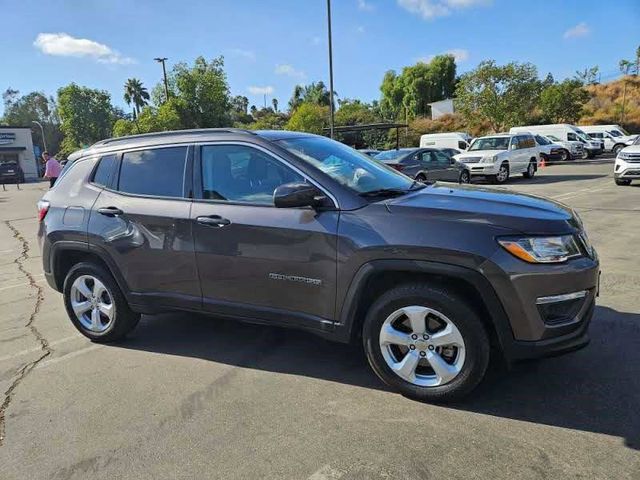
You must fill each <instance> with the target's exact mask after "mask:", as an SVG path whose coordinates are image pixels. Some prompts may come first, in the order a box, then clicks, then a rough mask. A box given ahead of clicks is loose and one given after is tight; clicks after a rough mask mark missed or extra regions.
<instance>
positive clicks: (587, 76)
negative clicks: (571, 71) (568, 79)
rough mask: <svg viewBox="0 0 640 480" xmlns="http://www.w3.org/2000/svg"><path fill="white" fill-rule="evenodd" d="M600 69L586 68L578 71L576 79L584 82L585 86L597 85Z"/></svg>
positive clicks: (596, 67)
mask: <svg viewBox="0 0 640 480" xmlns="http://www.w3.org/2000/svg"><path fill="white" fill-rule="evenodd" d="M599 71H600V67H598V66H597V65H596V66H595V67H590V68H585V69H584V70H577V71H576V75H575V77H574V79H576V80H578V81H580V82H582V83H583V84H585V85H595V84H596V83H598V74H599Z"/></svg>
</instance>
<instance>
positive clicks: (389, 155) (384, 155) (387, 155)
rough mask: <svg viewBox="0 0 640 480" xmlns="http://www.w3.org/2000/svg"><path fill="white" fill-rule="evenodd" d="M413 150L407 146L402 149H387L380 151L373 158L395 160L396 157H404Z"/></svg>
mask: <svg viewBox="0 0 640 480" xmlns="http://www.w3.org/2000/svg"><path fill="white" fill-rule="evenodd" d="M412 151H413V150H411V149H407V148H403V149H401V150H387V151H386V152H380V153H379V154H377V155H376V156H375V157H373V158H375V159H376V160H393V159H395V158H400V157H404V156H405V155H407V154H408V153H410V152H412Z"/></svg>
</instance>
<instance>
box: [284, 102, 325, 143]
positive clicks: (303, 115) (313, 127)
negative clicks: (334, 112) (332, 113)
mask: <svg viewBox="0 0 640 480" xmlns="http://www.w3.org/2000/svg"><path fill="white" fill-rule="evenodd" d="M328 124H329V107H327V106H323V105H318V104H316V103H309V102H305V103H302V104H300V105H298V107H297V108H296V110H295V111H294V112H293V114H292V115H291V118H290V119H289V121H288V122H287V124H286V126H285V129H286V130H295V131H298V132H309V133H315V134H318V135H322V133H323V128H325V127H326V126H327V125H328Z"/></svg>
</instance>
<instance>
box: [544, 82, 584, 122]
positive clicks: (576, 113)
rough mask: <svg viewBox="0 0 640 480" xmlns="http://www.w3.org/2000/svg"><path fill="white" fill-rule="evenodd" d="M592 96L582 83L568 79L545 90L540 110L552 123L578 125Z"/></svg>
mask: <svg viewBox="0 0 640 480" xmlns="http://www.w3.org/2000/svg"><path fill="white" fill-rule="evenodd" d="M589 98H590V95H589V92H587V91H586V90H585V89H584V88H583V86H582V82H580V81H579V80H575V79H567V80H565V81H563V82H561V83H556V84H553V85H550V86H548V87H547V88H545V89H544V90H543V91H542V93H541V94H540V104H539V106H540V110H542V115H543V117H544V119H545V120H546V121H549V122H550V123H576V122H577V121H578V120H579V119H580V117H581V116H582V113H583V108H584V105H585V103H587V102H588V101H589Z"/></svg>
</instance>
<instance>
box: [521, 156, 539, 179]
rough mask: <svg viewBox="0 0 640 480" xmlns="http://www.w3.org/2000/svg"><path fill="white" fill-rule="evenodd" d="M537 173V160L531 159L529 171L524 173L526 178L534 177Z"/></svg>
mask: <svg viewBox="0 0 640 480" xmlns="http://www.w3.org/2000/svg"><path fill="white" fill-rule="evenodd" d="M535 174H536V162H535V160H531V161H530V162H529V165H528V166H527V171H526V172H524V173H523V174H522V176H523V177H524V178H533V176H534V175H535Z"/></svg>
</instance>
